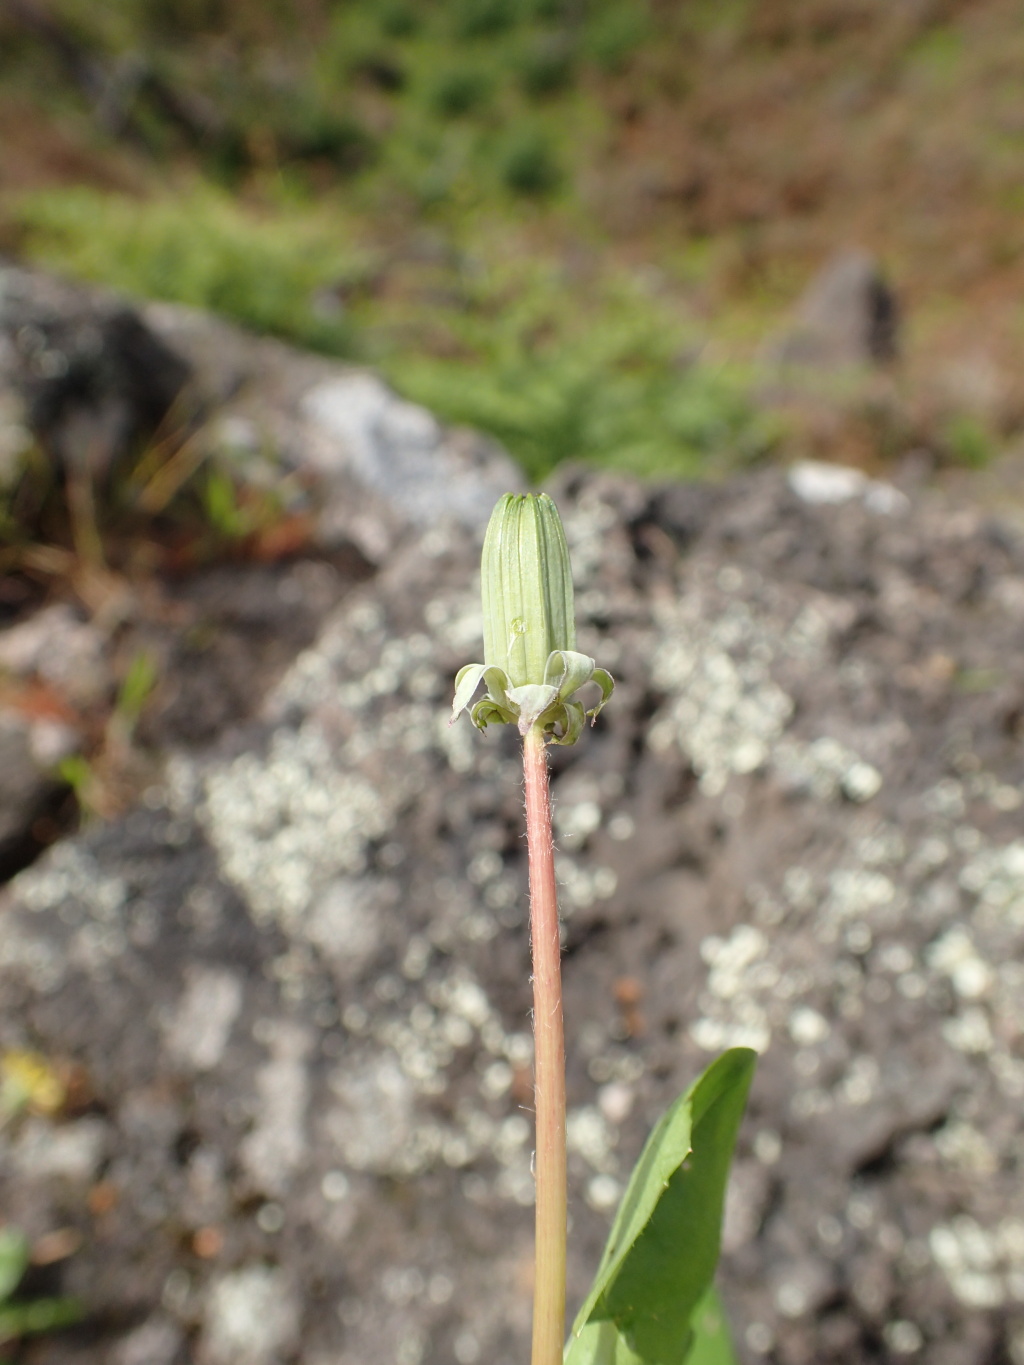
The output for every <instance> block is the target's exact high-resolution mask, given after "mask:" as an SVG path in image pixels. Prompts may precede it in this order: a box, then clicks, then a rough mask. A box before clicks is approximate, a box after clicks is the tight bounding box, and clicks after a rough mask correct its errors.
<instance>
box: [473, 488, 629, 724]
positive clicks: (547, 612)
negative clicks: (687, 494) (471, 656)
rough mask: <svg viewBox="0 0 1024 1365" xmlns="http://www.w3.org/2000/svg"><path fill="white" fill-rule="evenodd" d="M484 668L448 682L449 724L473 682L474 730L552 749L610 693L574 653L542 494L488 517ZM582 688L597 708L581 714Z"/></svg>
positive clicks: (509, 497) (510, 499) (554, 536)
mask: <svg viewBox="0 0 1024 1365" xmlns="http://www.w3.org/2000/svg"><path fill="white" fill-rule="evenodd" d="M480 576H481V591H482V600H483V617H484V662H483V663H482V664H467V665H466V666H465V668H462V669H460V670H459V674H458V676H457V677H456V679H455V701H454V704H453V706H452V720H453V721H454V720H455V718H456V717H457V716H459V715H460V714H461V713H462V712H463V711H464V710H465V709H466V707H467V706H471V703H472V701H473V695H474V693H475V692H476V690H477V688H478V687H479V685H480V683H481V682H484V683H486V686H487V691H486V692H485V694H484V696H483V697H482V698H481V699H480V700H479V701H478V702H476V703H475V704H473V705H472V706H471V709H470V716H471V718H472V721H473V724H474V725H476V726H477V727H478V728H479V729H481V730H484V729H486V728H487V726H488V725H490V724H494V723H498V724H515V725H518V727H519V732H520V734H523V735H526V734H527V733H528V732H529V731H530V730H533V729H538V730H539V731H540V732H541V734H543V735H545V736H546V737H547V738H549V739H550V740H552V741H553V742H554V743H556V744H574V743H575V742H576V740H577V739H578V738H579V735H580V732H581V731H582V729H583V724H584V721H585V720H586V718H587V716H589V717H590V718H591V720H594V719H595V718H596V717H597V714H598V712H599V711H600V710H601V707H602V706H604V704H605V702H606V701H607V700H608V698H609V697H610V696H611V694H612V689H613V687H614V686H615V684H614V683H613V681H612V678H611V675H610V674H609V673H607V672H606V671H605V670H604V669H603V668H596V667H595V666H594V660H593V659H591V658H588V657H587V655H585V654H579V653H577V652H576V619H575V614H574V610H573V589H572V566H571V565H570V563H569V548H568V546H567V545H566V542H565V531H564V530H563V529H562V522H561V518H560V517H559V515H558V509H557V508H556V507H555V504H554V503H553V502H552V501H551V499H550V498H549V497H548V495H547V494H546V493H541V494H538V495H534V494H532V493H528V494H525V495H524V494H517V493H506V494H505V496H504V497H503V498H502V499H501V501H500V502H499V503H498V505H497V507H495V509H494V511H493V513H492V514H491V520H490V522H489V523H488V526H487V534H486V535H485V537H484V550H483V559H482V561H481V575H480ZM588 682H593V683H596V684H597V686H598V687H599V688H600V691H601V699H600V701H599V702H598V703H597V705H596V706H593V707H591V708H590V710H588V711H585V710H584V707H583V703H582V702H579V701H576V700H574V697H575V694H576V692H577V691H578V690H579V689H580V688H581V687H582V686H583V685H584V684H585V683H588Z"/></svg>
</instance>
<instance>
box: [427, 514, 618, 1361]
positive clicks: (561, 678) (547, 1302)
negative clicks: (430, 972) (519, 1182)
mask: <svg viewBox="0 0 1024 1365" xmlns="http://www.w3.org/2000/svg"><path fill="white" fill-rule="evenodd" d="M481 595H482V600H483V617H484V662H483V663H477V664H467V665H466V666H465V668H462V669H460V671H459V674H458V676H457V677H456V679H455V700H454V703H453V705H452V720H453V721H454V720H455V719H456V718H457V717H458V716H459V715H461V713H462V712H463V711H465V710H467V709H468V710H469V714H470V718H471V719H472V721H473V724H474V725H475V726H476V727H477V728H478V729H480V730H485V729H486V728H487V726H488V725H493V724H502V725H507V724H512V725H515V726H516V727H517V728H518V730H519V733H520V734H521V735H522V737H523V775H524V780H525V789H526V835H527V845H528V849H529V863H530V937H531V944H532V951H533V1036H534V1102H535V1106H536V1122H537V1140H536V1148H535V1150H536V1158H535V1160H536V1165H535V1172H536V1187H537V1198H536V1260H535V1274H534V1301H533V1355H532V1365H561V1362H562V1345H563V1339H564V1334H565V1267H566V1233H567V1221H568V1220H567V1211H568V1200H567V1193H566V1170H565V1167H566V1162H565V1040H564V1032H563V1025H562V966H561V941H560V937H559V924H558V893H557V887H556V883H555V863H554V845H553V843H552V838H551V799H550V793H549V785H548V758H547V745H548V744H549V743H552V744H575V742H576V740H577V739H578V738H579V736H580V734H581V733H582V731H583V727H584V724H585V722H586V720H587V719H588V718H589V719H590V720H591V722H593V721H594V720H595V719H596V718H597V715H598V712H599V711H600V710H601V708H602V707H603V706H604V704H605V702H606V701H607V700H608V698H609V697H610V696H611V694H612V689H613V687H614V685H615V684H614V683H613V681H612V678H611V675H610V674H609V673H607V672H606V671H605V669H603V668H598V667H596V665H595V663H594V660H593V659H591V658H589V657H588V656H587V655H585V654H581V653H579V651H578V650H577V649H576V618H575V612H574V606H573V584H572V566H571V565H570V563H569V549H568V546H567V544H566V540H565V531H564V530H563V528H562V522H561V518H560V517H559V515H558V510H557V509H556V507H555V504H554V503H553V502H552V501H551V499H550V498H549V497H548V496H547V494H545V493H541V494H540V495H539V496H534V495H533V494H528V495H526V496H519V495H517V494H514V493H507V494H506V495H505V496H504V497H503V498H502V499H501V500H500V501H499V502H498V505H497V506H496V507H495V509H494V512H493V513H492V514H491V520H490V522H489V524H488V527H487V534H486V536H485V537H484V548H483V558H482V561H481ZM481 683H483V684H484V687H485V689H486V690H485V692H484V694H483V696H482V697H480V698H479V699H478V700H476V701H474V697H475V696H476V693H477V690H478V688H479V687H480V685H481ZM587 683H594V684H596V686H597V688H598V690H599V692H600V698H599V700H598V701H597V703H596V705H594V706H592V707H590V708H589V709H586V708H585V707H584V704H583V702H581V701H579V700H577V697H576V693H577V692H578V691H579V690H580V688H581V687H584V686H585V685H586V684H587Z"/></svg>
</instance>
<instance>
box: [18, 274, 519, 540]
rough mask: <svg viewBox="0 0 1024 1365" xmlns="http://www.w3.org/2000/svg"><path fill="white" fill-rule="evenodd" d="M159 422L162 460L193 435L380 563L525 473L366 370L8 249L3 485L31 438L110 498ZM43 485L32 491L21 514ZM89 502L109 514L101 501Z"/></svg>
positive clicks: (466, 522) (215, 456) (201, 460)
mask: <svg viewBox="0 0 1024 1365" xmlns="http://www.w3.org/2000/svg"><path fill="white" fill-rule="evenodd" d="M158 429H159V430H160V432H161V449H160V451H159V452H158V454H159V455H160V459H161V460H162V461H166V460H168V459H172V458H174V454H175V452H181V451H182V450H183V449H184V450H185V451H186V453H187V454H188V457H189V462H190V464H191V465H192V466H193V473H195V470H197V469H201V468H203V467H204V465H205V464H212V465H214V466H216V467H218V468H220V469H225V470H227V471H229V473H230V475H231V477H232V478H233V479H234V480H235V481H237V482H238V483H239V484H242V485H246V484H247V485H249V487H250V488H252V489H256V490H260V491H262V492H263V493H264V494H265V495H267V496H269V497H270V498H271V499H272V500H273V501H274V504H275V506H280V507H281V508H282V509H283V511H284V512H285V513H286V514H287V513H290V512H291V513H296V514H301V515H302V516H303V517H306V518H309V519H310V520H311V521H312V523H313V525H312V541H313V545H314V547H315V548H316V549H318V550H320V551H327V552H333V551H336V550H338V549H343V548H345V547H347V546H354V547H356V548H357V549H358V551H359V553H360V554H361V555H362V556H363V557H364V558H365V559H366V560H367V561H368V562H369V563H372V564H379V563H382V562H383V561H384V559H385V558H386V557H387V556H388V555H389V554H390V553H391V551H392V550H393V548H394V546H395V545H396V544H397V543H398V541H399V540H400V539H401V538H402V536H403V535H405V534H406V533H407V532H408V531H409V530H410V529H412V530H416V531H418V530H421V529H422V528H423V527H425V526H429V525H433V524H435V523H436V522H437V521H438V520H439V519H444V518H451V519H452V520H454V521H455V522H457V523H458V524H459V525H461V526H463V527H464V528H466V529H469V530H471V531H473V532H474V533H475V534H481V535H482V530H483V526H484V525H485V524H486V521H487V517H488V516H489V514H490V509H491V507H492V506H493V504H494V502H495V501H496V500H497V498H498V497H499V496H500V494H501V493H503V492H507V491H508V490H509V489H510V488H519V487H521V486H522V482H523V480H522V474H521V471H520V470H519V469H518V468H517V467H516V465H515V464H514V463H513V462H512V461H511V460H510V459H509V458H508V456H507V455H506V454H505V453H504V452H503V451H502V450H501V449H500V448H499V447H498V446H497V445H496V444H495V443H494V442H492V441H489V440H487V439H485V438H483V437H481V436H478V435H476V434H474V433H471V432H467V431H450V430H447V429H446V428H444V427H443V426H442V425H441V424H440V423H439V422H438V421H437V420H436V419H435V418H434V417H433V416H432V415H431V414H430V413H428V412H427V411H426V410H425V409H424V408H421V407H418V406H417V405H415V404H413V403H408V402H406V401H404V400H403V399H401V398H399V397H398V396H397V395H396V394H395V393H394V392H392V390H391V389H389V388H388V387H387V386H386V385H385V384H384V383H383V382H382V381H381V380H380V379H379V378H378V377H377V376H375V375H373V374H370V373H368V372H367V371H364V370H360V369H356V368H355V367H353V366H351V365H343V364H339V363H337V362H335V361H330V360H327V359H324V358H321V357H317V356H311V355H309V354H308V353H306V352H303V351H299V350H297V349H295V348H294V347H289V346H285V345H283V344H281V343H280V342H276V341H271V340H265V339H260V338H256V337H253V336H250V335H248V334H246V333H244V332H242V331H241V330H240V329H239V328H236V327H233V326H231V325H230V324H229V323H226V322H222V321H219V320H218V319H216V318H213V317H211V316H209V315H208V314H205V313H201V312H199V311H197V310H194V309H188V308H183V307H179V306H176V305H172V304H147V305H142V306H140V307H139V308H138V309H136V308H133V307H131V306H129V305H128V304H126V303H125V301H123V300H122V299H119V298H117V297H116V296H112V295H110V294H107V293H104V292H101V291H98V290H90V289H86V288H83V287H81V286H77V285H71V284H68V283H65V282H63V281H59V280H55V279H54V278H52V277H51V276H48V275H45V274H43V273H41V272H37V271H33V270H27V269H23V268H21V267H17V266H14V265H0V492H2V491H6V492H7V494H8V495H10V493H11V490H12V488H13V487H16V486H17V484H18V480H19V478H20V477H21V476H22V474H23V469H24V460H25V456H26V454H27V452H28V451H29V450H30V448H31V445H32V443H33V441H37V442H39V443H40V444H41V445H42V447H43V449H44V450H45V451H46V452H47V454H48V456H49V458H50V460H51V461H52V462H53V465H54V467H55V468H56V470H57V471H58V472H59V474H60V475H61V477H62V478H63V477H66V475H67V474H68V472H69V471H71V472H75V471H77V472H79V473H84V474H87V475H88V479H89V482H90V484H91V485H92V486H93V489H94V492H97V491H98V493H99V502H100V503H102V499H103V497H104V496H105V494H106V493H107V492H108V491H109V490H110V487H111V484H112V481H113V480H114V478H115V475H116V474H117V473H118V472H121V473H124V472H125V470H126V469H127V468H129V467H130V466H131V464H133V463H134V462H135V461H137V460H138V457H139V454H140V450H141V449H142V448H143V446H144V445H145V443H146V442H147V441H149V440H150V439H151V438H152V437H153V436H154V434H155V433H156V432H157V431H158ZM185 442H187V443H188V445H187V446H183V443H185ZM183 477H184V476H183ZM179 482H180V480H179ZM174 487H175V488H177V487H178V484H177V483H175V484H174ZM150 492H151V493H152V489H151V490H150ZM43 496H44V492H43V491H38V492H37V494H35V495H33V497H31V498H23V499H22V500H21V501H22V502H23V503H25V504H26V505H30V506H31V509H32V510H31V512H30V513H24V515H26V516H28V515H31V516H35V515H37V514H38V506H39V504H40V501H41V499H42V498H43ZM135 496H136V499H137V501H138V506H137V508H136V511H137V513H138V515H141V516H142V517H143V518H146V517H147V516H149V517H151V516H152V515H153V514H154V513H153V507H151V506H150V505H149V503H147V502H146V498H145V497H142V496H141V495H139V494H138V493H137V492H136V495H135ZM153 496H154V497H155V496H156V495H155V494H154V495H153ZM168 496H170V494H168ZM121 501H122V502H123V499H122V500H121ZM151 501H152V499H151ZM115 502H116V500H115ZM157 502H158V503H159V510H162V509H163V506H164V504H163V502H161V501H160V500H159V499H157ZM117 505H118V506H120V504H117ZM154 506H156V504H155V503H154ZM19 511H20V504H19V502H18V501H17V500H16V501H15V513H16V515H17V514H18V513H19ZM95 515H96V517H97V520H98V522H99V523H102V522H103V515H102V507H101V506H100V507H98V508H97V509H96V511H95Z"/></svg>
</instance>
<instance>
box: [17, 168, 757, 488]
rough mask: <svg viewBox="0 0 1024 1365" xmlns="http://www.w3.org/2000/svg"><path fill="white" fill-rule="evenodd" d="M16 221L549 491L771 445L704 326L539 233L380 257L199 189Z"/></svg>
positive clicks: (298, 210) (40, 212) (68, 205)
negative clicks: (380, 385)
mask: <svg viewBox="0 0 1024 1365" xmlns="http://www.w3.org/2000/svg"><path fill="white" fill-rule="evenodd" d="M9 212H10V213H11V214H12V215H13V217H14V219H15V220H16V222H17V224H18V228H19V231H20V233H21V236H22V242H23V246H24V249H25V250H26V251H27V253H28V254H29V255H30V256H31V257H32V258H33V259H35V260H37V261H40V262H43V263H45V264H47V265H51V266H55V267H57V268H60V269H63V270H68V271H70V272H72V273H73V274H76V275H78V276H81V277H83V278H86V279H89V280H92V281H95V282H97V283H101V284H104V285H109V286H113V287H114V288H117V289H120V290H123V291H125V292H126V293H128V294H133V295H138V296H141V297H156V298H163V299H170V300H174V301H177V302H180V303H186V304H191V305H193V306H196V307H200V308H208V309H211V310H213V311H215V312H218V313H222V314H224V315H226V316H228V317H230V318H233V319H234V320H235V321H237V322H239V323H241V324H242V325H244V326H246V327H251V328H254V329H255V330H258V331H262V332H266V333H270V334H272V335H275V336H279V337H283V338H285V339H287V340H289V341H293V342H295V343H297V344H299V345H303V346H310V347H313V348H315V349H318V350H322V351H325V352H327V353H329V354H334V355H338V356H344V357H349V358H355V359H361V360H364V361H369V362H372V363H374V364H376V365H378V366H380V367H381V368H382V369H383V370H384V372H385V373H386V374H387V375H388V376H389V378H390V379H391V380H392V382H393V383H394V384H395V385H396V387H397V388H398V389H399V390H400V391H402V392H404V393H405V394H407V395H408V396H409V397H411V398H413V399H415V400H417V401H419V402H422V403H424V404H426V405H427V406H429V407H431V408H432V409H433V410H434V411H436V412H437V413H438V414H439V415H441V416H442V417H444V418H447V419H448V420H450V421H453V422H459V423H464V424H467V425H470V426H474V427H478V428H480V429H481V430H483V431H486V432H489V433H491V434H492V435H494V436H495V437H497V438H498V439H499V440H501V441H502V442H503V443H504V444H505V445H506V446H507V447H508V448H509V449H510V450H511V452H512V453H513V454H514V455H515V456H516V457H517V458H518V459H519V460H520V461H521V462H522V464H523V465H524V467H525V468H526V469H527V471H528V473H529V474H530V475H531V476H532V477H534V478H536V479H540V478H543V477H544V475H546V474H547V473H548V472H549V471H550V470H551V469H552V468H553V467H554V466H555V465H556V464H558V463H559V462H560V461H561V460H563V459H567V458H573V459H585V460H591V461H593V462H596V463H600V464H603V465H607V466H612V467H618V468H623V469H629V470H632V471H634V472H639V473H644V474H651V475H656V474H666V473H672V474H691V475H692V474H695V473H698V472H700V471H701V470H706V469H708V468H709V467H710V468H712V469H714V468H720V469H725V468H729V467H733V466H735V465H736V464H737V463H745V462H748V461H750V460H752V459H756V458H757V457H759V456H760V455H762V454H763V453H765V452H766V450H767V449H768V448H769V446H770V444H771V441H772V437H773V433H772V431H771V430H770V428H769V426H768V425H767V424H766V422H765V419H764V418H762V417H759V416H758V415H757V414H756V412H755V409H754V406H753V404H752V403H751V401H750V400H749V398H748V397H747V382H746V377H745V375H744V374H743V372H742V371H741V370H740V369H738V368H736V367H728V366H725V367H723V366H721V365H715V366H712V365H708V364H704V363H702V362H701V360H700V359H699V356H698V355H697V354H696V352H697V350H698V349H699V338H700V332H699V329H698V328H697V327H696V325H695V323H694V321H693V319H692V318H688V317H687V316H686V313H685V310H684V309H683V307H682V305H681V303H680V299H679V297H675V298H673V297H672V291H671V289H667V290H666V292H665V293H664V294H661V292H660V291H652V290H651V288H650V286H649V283H648V282H647V281H646V278H645V277H644V276H643V275H642V274H638V273H637V272H635V271H630V270H629V269H628V268H626V267H625V266H622V265H620V264H618V263H617V262H616V261H615V260H614V259H612V258H610V257H609V256H608V255H607V254H605V255H602V254H601V253H600V252H597V253H595V254H594V255H593V257H592V259H591V261H590V264H589V266H588V268H587V271H586V278H585V279H581V280H577V279H574V278H573V270H572V269H571V267H570V266H569V265H567V264H566V261H565V259H564V256H563V254H562V253H560V252H559V251H558V250H556V249H548V250H546V251H545V250H543V249H542V248H540V247H539V246H538V245H537V243H536V242H532V241H531V240H530V223H529V222H528V221H524V222H522V223H520V225H519V227H518V228H516V227H514V226H510V225H509V223H508V222H507V221H500V220H491V221H490V222H489V223H487V222H483V221H481V220H479V219H476V220H474V222H473V226H472V230H471V231H464V232H462V233H460V232H459V231H458V230H457V228H455V229H453V228H451V227H449V229H448V230H447V232H445V231H441V230H438V231H436V232H435V235H434V236H433V237H432V238H428V239H426V241H425V243H424V244H421V248H420V250H419V253H418V256H417V252H416V251H415V250H414V251H413V252H412V254H411V258H405V257H403V255H402V250H401V249H396V250H395V251H394V252H392V253H391V254H390V255H389V252H388V251H387V250H386V249H384V248H382V247H380V246H378V247H376V248H372V247H369V246H367V245H366V244H365V241H364V239H363V233H364V232H365V227H364V225H362V224H361V223H360V222H359V220H358V219H357V218H354V217H353V216H352V215H346V214H345V212H344V211H343V210H342V209H341V208H340V207H339V206H338V205H337V204H335V205H333V206H332V205H331V204H330V203H324V204H322V205H321V206H319V207H318V208H317V209H315V210H314V209H313V208H312V207H311V206H309V207H307V206H306V205H305V204H304V203H303V202H301V199H300V201H298V202H295V201H294V199H291V200H290V199H289V197H288V196H287V195H285V196H283V197H281V198H280V199H279V202H278V203H277V204H276V205H274V204H268V203H266V202H264V204H263V205H262V206H261V207H259V208H257V207H252V206H247V205H246V204H245V203H244V202H240V201H237V200H235V199H232V198H231V197H229V196H228V195H227V194H226V193H225V192H223V191H221V190H218V189H216V188H214V187H212V186H210V185H209V184H207V183H203V182H193V183H192V184H191V186H190V187H189V188H187V189H185V190H183V191H181V192H179V193H178V194H176V195H174V196H173V197H167V196H159V197H154V198H149V199H135V198H130V197H126V196H114V195H110V194H102V193H99V192H97V191H91V190H85V189H60V190H49V191H46V192H42V193H35V194H32V195H27V196H24V197H22V198H21V199H20V200H19V201H18V202H17V203H16V204H15V205H13V207H11V208H10V209H9ZM462 239H464V240H465V241H466V242H467V245H462V244H461V240H462ZM669 283H670V282H669Z"/></svg>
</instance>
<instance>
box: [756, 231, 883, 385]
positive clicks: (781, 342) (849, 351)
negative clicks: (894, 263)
mask: <svg viewBox="0 0 1024 1365" xmlns="http://www.w3.org/2000/svg"><path fill="white" fill-rule="evenodd" d="M898 322H899V310H898V307H897V303H896V298H895V295H894V294H893V292H892V290H891V289H890V287H889V285H888V284H887V283H886V280H885V277H884V276H883V274H882V272H881V269H880V267H879V265H878V262H877V261H876V260H875V259H874V258H873V257H872V256H869V255H868V254H867V253H866V252H861V251H842V252H839V253H838V254H837V255H835V256H833V257H832V258H831V259H830V260H829V261H827V262H826V264H825V265H824V266H823V267H822V269H821V271H820V272H819V273H818V274H817V275H816V276H815V277H814V279H813V280H812V281H811V283H810V284H809V285H808V286H807V289H806V291H805V292H804V294H803V296H802V297H801V299H800V301H799V302H798V304H797V306H796V316H795V319H794V322H793V325H792V327H791V328H790V329H789V330H788V331H787V332H786V333H784V334H783V335H782V336H781V337H779V338H777V339H776V341H774V342H773V343H772V345H771V346H770V348H769V358H770V359H771V360H772V361H774V362H775V363H777V364H779V365H782V366H787V367H790V366H791V367H801V366H807V367H812V368H816V369H822V370H841V369H849V368H851V367H856V366H865V365H875V364H879V363H882V362H884V361H887V360H892V359H893V357H894V356H895V355H896V353H897V349H898Z"/></svg>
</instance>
